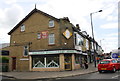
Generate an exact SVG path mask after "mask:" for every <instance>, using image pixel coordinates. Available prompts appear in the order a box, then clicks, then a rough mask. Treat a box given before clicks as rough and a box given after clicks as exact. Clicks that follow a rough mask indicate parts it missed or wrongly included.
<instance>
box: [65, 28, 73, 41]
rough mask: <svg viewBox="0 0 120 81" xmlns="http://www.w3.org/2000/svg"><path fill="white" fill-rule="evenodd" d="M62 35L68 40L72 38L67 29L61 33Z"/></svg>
mask: <svg viewBox="0 0 120 81" xmlns="http://www.w3.org/2000/svg"><path fill="white" fill-rule="evenodd" d="M63 35H64V36H65V37H66V38H67V39H69V38H70V37H71V36H72V33H71V32H70V31H69V30H68V29H66V30H65V32H64V33H63Z"/></svg>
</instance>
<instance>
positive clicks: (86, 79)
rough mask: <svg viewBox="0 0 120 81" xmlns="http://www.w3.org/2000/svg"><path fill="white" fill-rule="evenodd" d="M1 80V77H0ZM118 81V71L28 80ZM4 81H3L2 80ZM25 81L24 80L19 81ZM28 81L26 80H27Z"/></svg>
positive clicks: (119, 74) (119, 78)
mask: <svg viewBox="0 0 120 81" xmlns="http://www.w3.org/2000/svg"><path fill="white" fill-rule="evenodd" d="M0 78H1V76H0ZM3 78H4V79H10V78H8V77H3ZM68 80H69V81H96V80H98V81H120V71H117V72H116V73H110V72H107V73H99V72H95V73H89V74H84V75H77V76H72V77H65V78H56V79H45V80H29V81H68ZM3 81H4V80H3ZM20 81H26V80H20ZM27 81H28V80H27Z"/></svg>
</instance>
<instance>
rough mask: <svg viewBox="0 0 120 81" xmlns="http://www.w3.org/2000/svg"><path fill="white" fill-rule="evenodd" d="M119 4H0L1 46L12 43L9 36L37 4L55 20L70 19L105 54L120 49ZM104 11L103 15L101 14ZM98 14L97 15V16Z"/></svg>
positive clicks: (97, 0)
mask: <svg viewBox="0 0 120 81" xmlns="http://www.w3.org/2000/svg"><path fill="white" fill-rule="evenodd" d="M118 2H119V0H0V43H9V42H10V36H9V35H8V32H9V31H10V30H11V29H12V28H13V27H15V25H16V24H17V23H19V22H20V21H21V20H22V19H23V18H24V17H25V16H26V15H27V14H28V13H30V12H31V11H32V10H33V9H34V8H35V4H36V8H37V9H39V10H41V11H43V12H45V13H48V14H50V15H52V16H54V17H56V18H63V17H68V18H69V20H70V22H71V23H73V25H76V24H79V26H80V29H81V31H86V32H87V34H89V35H90V36H92V30H91V24H90V22H91V20H90V13H93V14H92V22H93V30H94V38H95V40H96V41H97V42H98V44H99V45H101V46H102V48H103V50H104V52H105V53H109V52H111V51H112V50H114V49H117V48H118ZM99 10H103V11H102V12H98V11H99ZM94 12H97V13H94Z"/></svg>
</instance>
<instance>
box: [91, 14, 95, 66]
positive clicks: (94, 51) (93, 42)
mask: <svg viewBox="0 0 120 81" xmlns="http://www.w3.org/2000/svg"><path fill="white" fill-rule="evenodd" d="M90 19H91V29H92V37H93V52H94V65H95V67H96V53H95V45H94V42H95V41H94V32H93V23H92V13H90Z"/></svg>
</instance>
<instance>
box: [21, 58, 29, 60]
mask: <svg viewBox="0 0 120 81" xmlns="http://www.w3.org/2000/svg"><path fill="white" fill-rule="evenodd" d="M20 60H29V59H28V58H21V59H20Z"/></svg>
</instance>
